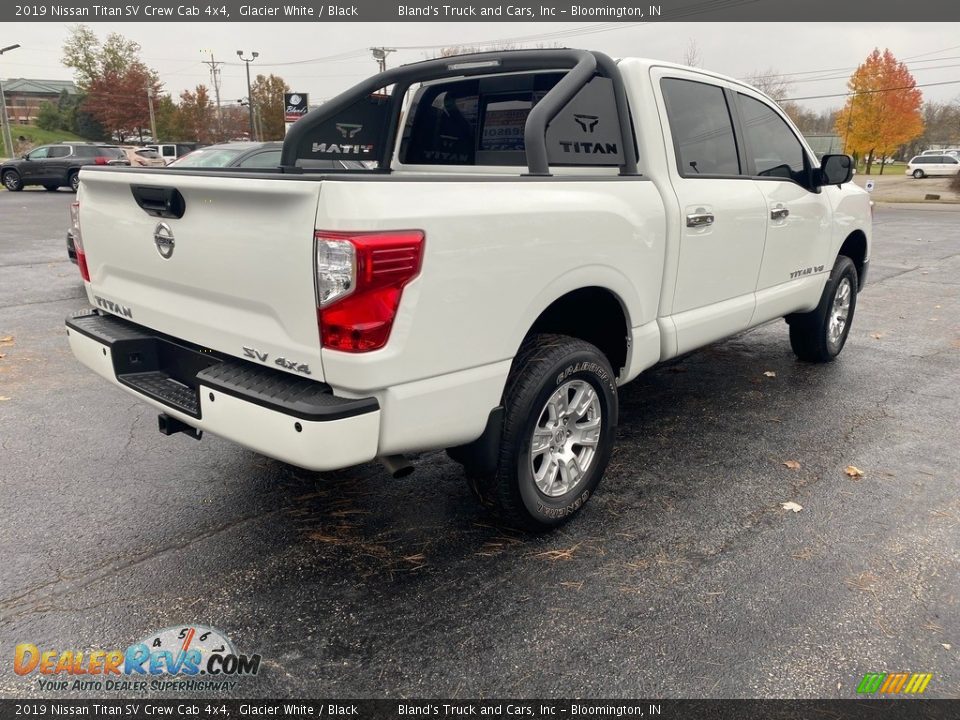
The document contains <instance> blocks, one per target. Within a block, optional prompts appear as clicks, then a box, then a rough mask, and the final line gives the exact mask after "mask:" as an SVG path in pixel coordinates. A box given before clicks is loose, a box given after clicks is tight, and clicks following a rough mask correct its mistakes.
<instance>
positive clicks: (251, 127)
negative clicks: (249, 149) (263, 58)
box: [237, 50, 260, 140]
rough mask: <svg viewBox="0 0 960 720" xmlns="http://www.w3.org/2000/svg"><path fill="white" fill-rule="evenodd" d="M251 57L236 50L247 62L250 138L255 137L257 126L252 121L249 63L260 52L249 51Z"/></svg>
mask: <svg viewBox="0 0 960 720" xmlns="http://www.w3.org/2000/svg"><path fill="white" fill-rule="evenodd" d="M250 54H251V55H252V56H253V57H251V58H250V59H249V60H248V59H247V58H245V57H244V56H243V50H237V57H238V58H240V59H241V60H243V61H244V62H245V63H246V64H247V103H248V105H249V107H250V139H251V140H256V139H257V128H256V127H255V124H254V121H253V92H251V90H250V63H252V62H253V61H254V60H256V59H257V58H258V57H260V53H258V52H257V51H253V52H251V53H250Z"/></svg>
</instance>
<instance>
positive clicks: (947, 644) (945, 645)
mask: <svg viewBox="0 0 960 720" xmlns="http://www.w3.org/2000/svg"><path fill="white" fill-rule="evenodd" d="M940 644H941V645H943V649H944V650H949V649H950V648H952V647H953V645H951V644H950V643H940Z"/></svg>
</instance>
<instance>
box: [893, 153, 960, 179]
mask: <svg viewBox="0 0 960 720" xmlns="http://www.w3.org/2000/svg"><path fill="white" fill-rule="evenodd" d="M958 173H960V160H958V159H957V158H955V157H953V156H952V155H917V156H916V157H914V158H911V159H910V162H908V163H907V170H906V174H907V175H913V177H915V178H916V179H917V180H919V179H920V178H925V177H928V176H934V175H956V174H958Z"/></svg>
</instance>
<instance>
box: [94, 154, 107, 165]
mask: <svg viewBox="0 0 960 720" xmlns="http://www.w3.org/2000/svg"><path fill="white" fill-rule="evenodd" d="M108 162H110V161H109V159H108V158H105V157H101V156H99V155H98V156H97V157H95V158H94V159H93V164H94V165H106V164H107V163H108Z"/></svg>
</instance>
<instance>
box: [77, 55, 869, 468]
mask: <svg viewBox="0 0 960 720" xmlns="http://www.w3.org/2000/svg"><path fill="white" fill-rule="evenodd" d="M619 68H620V72H621V74H622V76H623V78H624V81H625V83H626V92H627V99H628V101H629V105H630V109H631V114H632V117H633V121H634V123H635V133H636V142H637V153H638V157H639V161H638V165H639V167H640V170H641V173H642V177H619V176H618V175H617V173H616V170H615V169H613V168H590V167H583V168H558V169H556V171H555V173H554V176H552V177H521V176H520V173H519V169H518V168H516V167H463V166H427V165H407V166H404V165H403V164H402V163H400V156H399V139H398V141H397V144H396V147H395V148H394V158H393V160H394V162H393V173H392V175H389V176H366V177H353V176H337V175H325V176H323V177H322V178H320V177H311V176H306V175H303V176H293V177H291V176H283V175H277V176H274V177H271V176H269V175H265V174H258V175H255V176H250V177H241V176H237V175H229V176H228V175H216V174H209V175H205V174H203V173H196V172H194V173H189V172H186V173H179V172H176V171H175V169H171V170H165V171H163V172H162V174H161V173H157V172H143V173H133V172H129V171H126V172H123V171H116V172H110V171H103V170H98V171H94V172H88V171H84V172H83V173H82V174H81V180H82V181H81V188H80V194H79V201H80V219H81V226H82V230H83V238H84V246H85V252H86V255H87V261H88V264H89V269H90V275H91V280H90V282H89V283H88V284H87V293H88V296H89V298H90V301H91V304H93V305H94V306H99V307H100V308H101V309H103V310H104V311H105V312H112V313H113V314H121V315H122V313H117V312H116V310H115V309H113V308H114V307H123V308H127V309H129V311H130V313H131V314H132V318H130V319H132V321H133V322H135V323H137V324H139V325H142V326H144V327H146V328H149V329H150V330H153V331H156V332H158V333H163V334H165V335H168V336H172V337H174V338H178V339H182V340H185V341H187V342H189V343H193V344H196V345H198V346H202V347H204V348H209V349H210V350H214V351H217V352H218V353H221V354H223V355H226V356H232V357H235V358H241V359H245V360H251V358H250V355H249V353H247V352H246V351H245V350H244V348H245V347H246V348H254V349H256V350H257V351H258V352H260V353H263V354H264V355H266V356H268V357H269V358H271V359H273V358H276V357H283V358H286V359H288V360H294V361H296V362H297V363H302V364H306V365H308V366H309V370H310V374H309V379H310V380H313V381H322V382H324V383H326V384H328V385H329V386H330V387H331V388H332V393H333V395H334V396H336V397H340V398H371V397H372V398H375V399H376V400H377V402H378V405H379V410H378V411H376V412H370V413H367V414H364V415H360V416H357V417H351V418H347V419H342V420H336V421H331V422H316V423H312V424H309V425H307V424H303V427H302V428H301V429H300V430H297V431H296V435H291V429H290V428H291V422H290V421H289V417H288V416H282V414H277V413H274V412H272V411H269V410H264V409H263V408H255V407H252V406H250V407H247V405H249V404H248V403H245V402H244V401H242V400H238V399H236V398H232V397H231V398H229V399H227V400H226V401H221V399H220V397H218V399H217V401H216V402H212V401H209V399H207V398H206V395H207V393H206V388H205V387H201V388H200V390H201V392H200V402H201V411H202V419H200V418H197V417H191V416H190V415H188V414H184V413H182V412H179V413H178V412H177V411H175V410H171V409H170V408H169V407H166V406H164V405H163V404H162V403H158V402H156V401H154V400H148V402H151V404H153V405H154V406H155V407H158V408H159V409H161V410H162V411H163V412H167V413H170V414H172V415H173V416H175V417H177V418H178V419H180V420H181V421H183V422H184V423H187V424H189V425H191V426H193V427H197V428H200V429H205V430H208V431H210V432H214V433H218V434H221V435H223V436H225V437H228V438H230V439H233V440H236V441H237V442H239V443H241V444H243V445H246V446H248V447H251V448H253V449H255V450H257V451H259V452H262V453H264V454H267V455H270V456H273V457H276V458H279V459H281V460H285V461H287V462H291V463H295V464H297V465H301V466H303V467H307V468H313V469H329V468H332V467H343V466H345V465H349V464H355V463H358V462H363V461H366V460H370V459H372V458H374V457H377V456H386V455H393V454H397V453H405V452H415V451H420V450H428V449H435V448H444V447H451V446H456V445H460V444H464V443H468V442H470V441H472V440H474V439H476V438H477V437H478V436H480V434H481V433H482V432H483V431H484V428H485V425H486V423H487V419H488V415H489V414H490V412H491V410H492V409H493V408H495V407H496V406H497V405H498V404H500V403H501V401H502V396H503V392H504V386H505V383H506V380H507V376H508V374H509V372H510V369H511V363H512V360H513V358H514V356H515V355H516V353H517V350H518V348H519V347H520V345H521V343H522V342H523V340H524V338H525V337H526V336H527V335H528V333H529V332H530V330H531V328H532V327H533V326H534V324H535V323H536V321H537V319H538V318H539V317H540V316H541V314H542V313H544V311H545V310H546V309H547V308H549V307H550V305H551V303H554V301H557V300H558V299H560V298H563V297H564V296H565V295H567V294H568V293H571V292H574V291H577V290H581V289H583V288H601V289H603V290H605V291H608V292H609V293H611V294H612V295H613V296H614V297H615V298H616V299H617V301H618V302H619V304H620V306H621V308H622V310H623V314H624V315H625V317H626V326H625V327H624V328H623V334H624V336H626V338H627V342H628V344H627V350H626V361H625V363H624V365H623V367H622V368H619V369H618V368H614V370H615V372H617V371H619V376H618V382H619V383H621V384H622V383H624V382H627V381H629V380H630V379H632V378H634V377H636V376H637V375H638V374H639V373H640V372H642V371H643V370H645V369H646V368H648V367H650V366H652V365H654V364H655V363H657V362H660V361H663V360H667V359H669V358H671V357H674V356H676V355H678V354H680V353H683V352H687V351H689V350H692V349H694V348H697V347H700V346H702V345H705V344H707V343H709V342H712V341H715V340H717V339H720V338H722V337H726V336H729V335H732V334H734V333H737V332H741V331H743V330H745V329H747V328H749V327H752V326H755V325H757V324H759V323H761V322H765V321H767V320H770V319H774V318H779V317H783V316H784V315H787V314H789V313H794V312H802V311H807V310H810V309H811V308H813V307H815V306H816V305H817V303H818V301H819V298H820V295H821V293H822V291H823V287H824V285H825V283H826V280H827V275H828V274H829V272H830V268H831V267H832V265H833V262H834V259H835V258H836V256H837V253H838V250H839V248H840V246H841V244H842V243H843V242H844V241H845V240H846V239H847V238H849V237H850V236H851V235H852V234H854V233H862V234H863V235H864V236H865V238H866V240H867V241H868V242H869V240H870V217H869V214H870V213H869V200H868V196H867V195H866V194H865V193H864V192H863V191H861V190H860V189H859V188H856V187H855V186H853V185H852V184H846V185H843V186H842V187H837V186H829V187H823V188H820V189H819V192H813V191H811V190H808V189H806V188H804V187H801V186H800V185H798V184H797V183H795V182H790V181H785V180H775V179H762V180H760V179H752V178H750V177H737V178H719V177H712V178H707V177H703V178H696V177H689V176H688V177H682V176H681V174H680V173H679V172H678V170H677V167H678V162H677V157H676V152H675V148H674V142H673V138H672V135H671V127H670V123H669V121H668V117H667V110H666V106H665V103H664V98H663V95H662V92H661V90H660V85H659V81H660V79H662V78H665V77H669V78H681V79H694V80H696V81H698V82H704V83H710V84H714V85H716V86H718V87H722V88H727V89H728V90H735V91H736V92H739V93H743V94H745V95H748V96H750V97H753V98H756V99H760V100H761V101H763V102H765V103H769V101H768V100H766V99H765V98H763V96H762V95H760V94H759V93H757V92H756V91H755V90H753V89H752V88H749V87H747V86H745V85H743V84H742V83H739V82H738V81H736V80H732V79H730V78H724V77H722V76H718V75H715V74H712V73H707V72H701V71H699V70H694V69H690V68H683V67H680V66H673V65H669V64H664V63H659V62H654V61H649V60H639V59H628V60H623V61H621V62H620V65H619ZM775 112H777V113H779V114H780V115H781V116H782V117H783V119H784V121H785V122H786V123H787V124H788V125H789V126H790V127H791V128H793V126H792V124H790V123H789V119H788V118H786V117H785V116H783V115H782V113H780V111H779V109H775ZM401 127H402V119H401ZM793 131H794V132H796V129H795V128H793ZM398 135H399V133H398ZM797 136H798V138H800V142H801V143H803V141H802V136H800V135H799V133H797ZM803 147H804V152H805V153H807V155H808V157H809V158H810V159H811V162H813V157H814V156H813V154H812V152H810V150H809V147H807V146H806V144H805V143H804V144H803ZM135 184H142V185H149V186H164V187H176V188H177V189H178V190H179V191H180V192H181V193H182V194H183V196H184V198H185V200H186V203H187V206H188V208H189V210H188V212H187V213H186V214H185V215H184V217H182V218H180V219H176V220H170V221H167V222H168V223H169V225H170V227H171V228H172V230H173V231H174V233H175V236H176V247H175V253H174V254H173V256H172V257H171V258H169V259H164V258H162V257H161V256H160V255H159V254H158V251H157V248H156V247H155V244H154V241H153V233H154V229H155V227H156V225H157V224H158V222H159V220H158V219H157V218H153V217H150V216H149V215H148V214H146V213H145V212H144V211H143V210H142V209H141V208H140V207H138V206H137V204H136V202H134V199H133V197H132V196H131V189H130V186H131V185H135ZM781 206H782V207H787V208H789V210H790V214H789V217H787V218H785V219H784V218H781V219H772V218H771V214H770V213H771V211H772V210H775V209H778V208H780V207H781ZM697 213H709V214H711V215H713V216H714V218H715V220H714V221H713V223H712V224H711V225H709V226H706V227H688V225H687V222H686V217H687V216H688V215H692V214H697ZM315 229H320V230H327V231H371V230H387V231H388V230H420V231H422V232H423V233H424V236H425V243H424V246H423V247H424V250H423V260H422V269H421V271H420V273H419V275H418V276H417V277H416V278H415V279H414V280H412V281H411V282H410V283H409V284H408V285H407V286H406V287H405V288H404V289H403V295H402V301H401V302H400V305H399V309H398V311H397V315H396V319H395V321H394V323H393V327H392V331H391V333H390V337H389V342H387V344H386V346H385V347H383V348H382V349H378V350H375V351H372V352H366V353H351V352H342V351H337V350H332V349H322V350H321V341H320V335H319V331H318V324H317V298H316V294H315V280H314V261H315V259H314V255H313V233H314V230H315ZM868 247H869V246H868ZM865 259H866V260H869V250H867V254H866V257H865ZM794 273H796V274H794ZM98 298H105V299H106V300H108V301H109V303H111V304H112V306H113V307H111V306H104V304H103V303H98V300H97V299H98ZM71 347H72V348H73V350H74V352H75V354H76V355H77V357H78V358H79V359H80V360H81V361H82V362H84V363H85V364H87V365H89V366H90V367H92V368H93V369H94V370H95V371H96V372H98V373H99V374H101V375H103V376H104V377H106V378H108V379H110V380H111V381H113V382H114V383H115V384H117V385H120V383H117V382H116V379H115V377H114V369H113V365H112V360H111V358H110V354H109V353H108V352H107V350H106V349H103V351H102V352H100V350H101V348H100V346H99V345H97V343H96V341H95V340H90V339H89V338H86V337H83V336H79V335H77V334H76V333H73V332H71ZM251 361H252V362H257V358H253V359H252V360H251ZM275 369H276V370H278V371H280V372H284V373H287V374H288V375H296V376H298V377H303V376H304V373H303V372H302V370H297V369H295V368H291V367H287V366H285V365H282V364H281V365H279V366H277V367H276V368H275ZM121 386H122V385H121ZM125 389H128V388H125Z"/></svg>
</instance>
